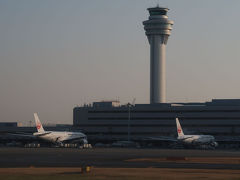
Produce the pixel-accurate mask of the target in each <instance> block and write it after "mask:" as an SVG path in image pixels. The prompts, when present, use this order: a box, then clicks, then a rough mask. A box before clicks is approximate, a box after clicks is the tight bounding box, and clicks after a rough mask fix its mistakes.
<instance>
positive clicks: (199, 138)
mask: <svg viewBox="0 0 240 180" xmlns="http://www.w3.org/2000/svg"><path fill="white" fill-rule="evenodd" d="M178 141H181V142H183V143H184V144H190V145H197V144H200V145H201V144H211V143H215V138H214V137H213V136H211V135H183V136H179V137H178Z"/></svg>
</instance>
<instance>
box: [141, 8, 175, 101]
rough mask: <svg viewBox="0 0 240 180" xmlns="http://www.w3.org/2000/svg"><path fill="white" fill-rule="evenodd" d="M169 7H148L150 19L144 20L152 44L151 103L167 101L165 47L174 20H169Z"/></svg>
mask: <svg viewBox="0 0 240 180" xmlns="http://www.w3.org/2000/svg"><path fill="white" fill-rule="evenodd" d="M168 10H169V9H168V8H163V7H158V6H157V7H154V8H148V11H149V14H150V16H149V19H148V20H147V21H144V22H143V25H144V29H145V31H146V35H147V38H148V41H149V44H150V103H151V104H154V103H166V56H165V51H166V50H165V49H166V44H167V41H168V37H169V36H170V34H171V30H172V25H173V21H170V20H168V17H167V12H168Z"/></svg>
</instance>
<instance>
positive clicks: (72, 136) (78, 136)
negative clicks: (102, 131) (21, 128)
mask: <svg viewBox="0 0 240 180" xmlns="http://www.w3.org/2000/svg"><path fill="white" fill-rule="evenodd" d="M33 135H34V136H37V137H39V138H40V139H43V140H46V141H49V142H53V143H64V142H72V141H74V142H83V143H84V144H85V143H87V138H86V135H85V134H83V133H80V132H67V131H65V132H62V131H44V132H36V133H34V134H33Z"/></svg>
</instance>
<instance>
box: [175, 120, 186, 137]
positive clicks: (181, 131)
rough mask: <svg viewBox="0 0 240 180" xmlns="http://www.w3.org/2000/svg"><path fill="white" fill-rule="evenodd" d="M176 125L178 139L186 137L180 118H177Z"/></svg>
mask: <svg viewBox="0 0 240 180" xmlns="http://www.w3.org/2000/svg"><path fill="white" fill-rule="evenodd" d="M176 124H177V133H178V137H179V136H184V133H183V130H182V127H181V124H180V122H179V120H178V118H176Z"/></svg>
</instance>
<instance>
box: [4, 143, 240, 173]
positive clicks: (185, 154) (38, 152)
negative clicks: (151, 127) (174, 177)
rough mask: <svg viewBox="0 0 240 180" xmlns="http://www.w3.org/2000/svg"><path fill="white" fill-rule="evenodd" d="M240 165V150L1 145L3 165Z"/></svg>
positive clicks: (212, 166) (238, 167)
mask: <svg viewBox="0 0 240 180" xmlns="http://www.w3.org/2000/svg"><path fill="white" fill-rule="evenodd" d="M87 165H89V166H94V167H99V168H149V167H151V168H191V169H232V170H239V169H240V151H232V150H231V151H227V150H191V149H135V148H92V149H74V148H13V147H11V148H7V147H3V148H0V168H22V167H82V166H87Z"/></svg>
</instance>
